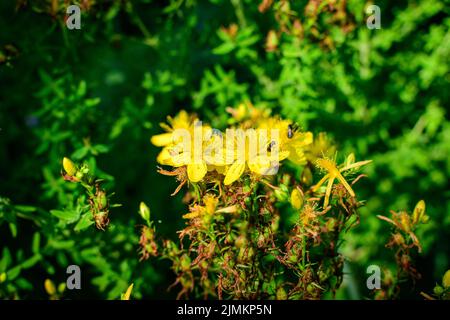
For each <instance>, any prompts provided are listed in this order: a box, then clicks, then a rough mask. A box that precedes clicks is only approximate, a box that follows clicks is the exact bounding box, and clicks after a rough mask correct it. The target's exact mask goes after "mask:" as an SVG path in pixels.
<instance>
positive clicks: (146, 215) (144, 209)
mask: <svg viewBox="0 0 450 320" xmlns="http://www.w3.org/2000/svg"><path fill="white" fill-rule="evenodd" d="M139 214H140V215H141V217H142V219H144V220H145V221H149V220H150V208H149V207H148V206H147V205H146V204H145V203H144V202H143V201H141V203H140V204H139Z"/></svg>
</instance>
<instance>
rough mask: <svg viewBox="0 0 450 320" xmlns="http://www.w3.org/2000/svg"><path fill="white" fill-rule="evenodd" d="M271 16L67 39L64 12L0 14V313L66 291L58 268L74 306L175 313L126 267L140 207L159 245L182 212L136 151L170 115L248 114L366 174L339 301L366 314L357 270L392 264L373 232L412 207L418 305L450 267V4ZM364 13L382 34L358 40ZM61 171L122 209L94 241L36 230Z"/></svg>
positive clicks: (42, 9) (284, 9)
mask: <svg viewBox="0 0 450 320" xmlns="http://www.w3.org/2000/svg"><path fill="white" fill-rule="evenodd" d="M271 2H272V1H262V0H261V1H251V0H231V1H225V0H210V1H192V0H187V1H183V0H171V1H151V0H137V1H127V0H123V1H119V0H110V1H93V0H84V1H73V3H78V4H80V6H82V12H83V13H82V17H81V30H68V29H67V28H66V26H65V24H64V15H65V8H66V4H65V1H62V0H61V1H58V0H40V1H24V0H20V1H12V0H9V1H1V3H0V274H1V273H6V279H5V280H4V281H3V282H2V283H0V298H3V299H5V298H21V299H31V298H33V299H46V298H48V296H47V294H46V292H45V290H44V280H45V279H47V278H49V279H52V280H53V281H54V282H55V283H56V284H58V283H61V282H65V279H66V276H67V275H66V273H65V270H66V267H67V266H68V265H70V264H78V265H80V267H81V270H82V290H80V291H77V290H74V291H67V292H66V294H65V297H67V298H74V299H77V298H81V299H87V298H98V299H117V298H118V297H119V296H120V293H122V292H124V291H125V290H126V288H127V287H128V285H129V284H130V283H132V282H134V283H135V287H134V290H133V297H134V298H147V299H151V298H174V297H175V296H176V291H169V292H168V291H167V290H166V288H167V287H168V286H169V285H170V284H171V283H172V282H173V281H174V280H175V279H174V276H173V274H172V271H171V270H170V269H169V267H170V266H169V265H168V264H166V263H165V262H163V261H159V260H157V259H150V260H149V261H146V262H139V256H138V252H137V250H138V241H139V224H140V223H141V221H140V220H139V219H140V218H139V215H138V214H137V211H138V206H139V202H140V201H145V202H146V203H147V204H148V205H149V206H150V208H151V211H152V217H153V219H155V220H156V221H158V220H159V221H160V222H159V223H158V226H157V228H158V229H159V230H160V233H161V234H162V235H163V236H165V237H167V238H172V239H176V237H177V235H176V233H175V232H176V230H179V229H180V227H181V226H182V225H183V221H182V219H181V213H183V212H184V211H185V208H184V206H183V205H182V203H181V194H180V195H178V196H176V197H173V198H171V197H170V196H169V195H170V193H171V192H172V191H173V190H174V189H175V188H176V182H175V181H173V179H169V178H167V177H164V176H160V175H158V174H157V173H156V160H155V158H156V155H157V152H158V148H155V147H153V146H152V145H151V144H150V141H149V138H150V136H151V135H153V134H156V133H159V132H161V129H160V128H159V125H158V123H159V122H161V121H164V120H165V118H166V116H167V115H173V114H175V113H176V112H177V111H179V110H180V109H186V110H188V111H191V112H195V113H197V114H198V115H199V116H201V118H202V119H204V120H206V121H209V122H210V123H211V124H212V125H213V126H216V127H218V128H224V127H225V126H226V123H227V118H228V117H229V115H228V114H227V113H226V112H225V108H226V107H228V106H237V105H238V104H239V103H241V102H243V101H246V100H248V101H251V102H252V103H254V104H255V105H257V106H261V107H267V108H270V109H272V113H273V114H281V115H282V116H283V117H286V118H289V119H292V120H293V121H296V122H298V123H299V124H301V126H302V127H303V128H304V129H307V130H310V131H312V132H314V133H318V132H321V131H326V132H328V133H329V134H330V136H331V137H333V139H334V140H335V141H336V143H337V144H338V146H339V150H340V151H339V154H340V155H341V156H344V155H346V154H348V153H350V152H354V153H355V154H356V157H357V160H363V159H372V160H373V161H374V162H373V165H371V166H369V167H368V168H367V170H366V173H367V174H368V176H369V179H365V180H362V181H361V182H360V183H359V184H358V186H357V192H358V194H359V198H360V199H366V200H367V205H366V207H364V208H363V209H362V210H361V224H360V225H359V226H358V227H357V228H356V229H354V230H353V231H352V232H351V233H350V234H348V236H347V238H346V245H345V250H344V251H345V253H346V255H347V257H348V263H347V265H346V268H347V269H346V271H347V272H349V275H348V276H347V277H346V281H345V283H344V285H343V287H342V290H340V291H339V293H338V298H347V299H362V298H365V297H368V296H369V293H368V292H367V289H365V283H366V280H365V279H366V274H365V271H366V268H367V267H368V266H369V265H371V264H378V265H380V266H381V267H392V265H393V258H392V255H393V254H392V252H389V251H387V250H385V249H384V243H385V242H386V241H387V239H388V237H389V226H388V225H387V224H386V223H382V222H381V221H379V220H378V219H377V218H376V215H377V214H388V212H389V210H390V209H393V210H400V209H409V210H412V209H413V207H414V205H415V204H416V203H417V201H418V200H420V199H424V200H425V201H426V203H427V212H428V214H429V216H430V217H431V220H432V222H431V223H429V224H428V225H427V226H426V228H424V230H422V232H421V234H419V237H420V239H421V241H422V244H423V247H424V253H423V254H422V255H421V256H419V257H418V268H419V271H421V273H422V275H423V279H422V280H420V281H418V282H417V283H416V289H417V290H423V291H431V290H432V288H433V286H434V284H435V282H437V281H439V280H440V279H441V277H442V275H443V273H444V272H445V270H447V269H448V268H449V265H450V263H449V258H450V256H449V253H450V250H449V240H450V236H449V235H450V231H449V226H450V214H449V212H450V190H449V183H448V181H449V178H448V177H449V173H450V161H449V155H450V122H449V119H448V109H449V108H448V107H449V94H450V90H449V89H450V86H449V84H450V73H449V57H450V33H449V27H450V17H449V11H450V6H449V1H442V0H441V1H425V0H408V1H406V0H405V1H398V2H394V1H377V2H366V1H356V0H348V1H340V0H328V1H318V0H310V1H274V2H273V3H272V4H271V6H267V5H268V4H270V3H271ZM369 4H376V5H378V6H379V7H380V8H381V27H382V28H381V29H373V30H369V29H368V28H367V27H366V19H367V17H368V14H367V13H366V12H365V8H366V7H367V6H368V5H369ZM265 6H266V7H265ZM63 156H69V157H71V158H72V159H73V160H76V161H87V162H88V163H89V164H90V165H91V166H92V167H94V168H96V169H95V170H96V174H97V175H98V176H99V177H102V178H105V179H106V180H107V181H108V183H107V184H106V185H105V186H106V187H108V188H109V189H110V190H113V191H114V192H115V195H114V197H113V201H114V202H116V203H120V204H122V205H123V206H122V207H121V208H117V209H112V210H111V221H112V226H111V228H110V229H109V230H108V231H107V232H100V231H98V230H95V228H94V227H91V228H88V229H86V230H83V231H81V232H78V231H75V230H74V228H73V225H70V224H65V223H62V222H61V221H59V220H58V219H56V218H55V217H53V216H52V215H51V214H50V212H49V211H50V210H51V209H63V208H72V207H74V206H76V203H75V201H76V198H77V195H78V194H77V192H79V190H78V189H77V188H76V186H75V185H74V184H69V183H66V182H64V181H63V179H62V178H61V177H60V169H61V160H62V157H63ZM97 166H98V167H97ZM417 290H416V291H414V292H412V291H403V292H402V294H401V297H402V298H420V297H419V296H418V293H417Z"/></svg>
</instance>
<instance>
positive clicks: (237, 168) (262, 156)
mask: <svg viewBox="0 0 450 320" xmlns="http://www.w3.org/2000/svg"><path fill="white" fill-rule="evenodd" d="M261 134H262V131H261V130H253V129H249V130H246V131H243V130H237V131H235V136H234V138H235V141H234V143H233V144H232V146H233V148H234V149H233V150H231V146H230V145H228V143H227V146H226V148H227V150H226V158H227V160H228V159H233V161H232V163H231V165H230V166H228V167H227V169H226V174H225V179H224V184H225V185H230V184H232V183H233V182H235V181H236V180H238V179H239V178H240V177H241V176H242V174H243V173H244V172H245V169H246V168H247V167H248V169H249V170H250V171H251V172H253V173H255V174H257V175H268V174H271V172H272V171H273V170H277V169H278V164H279V161H280V157H277V158H275V157H273V156H272V155H271V154H270V152H267V145H268V143H269V142H268V141H267V143H265V141H264V139H261ZM261 142H262V143H261ZM230 154H231V157H230V156H229V155H230Z"/></svg>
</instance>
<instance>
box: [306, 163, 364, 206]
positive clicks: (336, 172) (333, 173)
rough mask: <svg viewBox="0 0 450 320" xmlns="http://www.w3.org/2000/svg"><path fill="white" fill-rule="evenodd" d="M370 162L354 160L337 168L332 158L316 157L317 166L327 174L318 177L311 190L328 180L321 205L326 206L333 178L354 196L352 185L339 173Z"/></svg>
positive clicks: (314, 190) (315, 189)
mask: <svg viewBox="0 0 450 320" xmlns="http://www.w3.org/2000/svg"><path fill="white" fill-rule="evenodd" d="M370 162H372V160H367V161H360V162H355V163H352V164H350V165H346V166H344V167H342V168H340V169H339V168H338V167H337V166H336V162H335V161H334V160H330V159H327V158H321V159H318V160H317V161H316V165H317V166H318V167H319V168H321V169H324V170H326V171H327V174H326V175H325V176H324V177H323V178H322V179H320V181H319V182H318V183H317V184H316V185H315V186H313V188H312V190H313V192H316V191H317V190H318V189H319V188H320V187H321V186H322V185H323V184H324V183H325V182H326V181H327V180H328V184H327V188H326V192H325V200H324V203H323V207H324V208H326V207H327V206H328V203H329V200H330V195H331V189H332V187H333V183H334V180H335V179H338V180H339V182H340V183H342V185H343V186H344V187H345V189H346V190H347V192H348V193H349V194H350V196H351V197H355V192H354V191H353V189H352V187H351V186H350V185H349V184H348V182H347V181H346V180H345V178H344V177H343V176H342V174H341V173H342V172H344V171H347V170H350V169H355V168H359V167H361V166H363V165H366V164H368V163H370Z"/></svg>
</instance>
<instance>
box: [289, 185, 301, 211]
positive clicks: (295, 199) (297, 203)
mask: <svg viewBox="0 0 450 320" xmlns="http://www.w3.org/2000/svg"><path fill="white" fill-rule="evenodd" d="M291 204H292V206H293V207H294V208H295V209H297V210H299V209H301V207H302V206H303V195H302V193H301V192H300V191H299V190H298V189H297V188H294V190H292V192H291Z"/></svg>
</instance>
